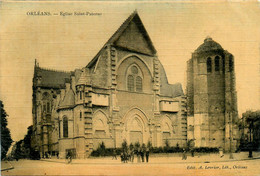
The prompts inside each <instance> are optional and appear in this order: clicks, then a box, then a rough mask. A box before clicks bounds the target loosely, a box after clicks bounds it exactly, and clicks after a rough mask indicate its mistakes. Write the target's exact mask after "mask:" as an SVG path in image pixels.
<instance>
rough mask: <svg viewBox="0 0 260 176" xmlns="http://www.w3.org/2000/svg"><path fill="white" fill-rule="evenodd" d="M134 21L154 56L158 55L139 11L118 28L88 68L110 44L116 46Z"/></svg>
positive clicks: (89, 64)
mask: <svg viewBox="0 0 260 176" xmlns="http://www.w3.org/2000/svg"><path fill="white" fill-rule="evenodd" d="M132 21H135V22H136V24H137V26H138V28H139V30H140V31H141V33H142V35H143V36H144V38H145V39H146V40H147V43H148V45H149V48H150V50H151V51H152V53H151V54H152V55H154V54H156V53H157V51H156V49H155V48H154V46H153V43H152V41H151V39H150V37H149V35H148V33H147V31H146V29H145V27H144V25H143V23H142V21H141V19H140V17H139V15H138V13H137V11H134V12H133V13H132V14H131V15H130V16H129V17H128V18H127V19H126V20H125V21H124V22H123V23H122V25H121V26H120V27H119V28H118V30H117V31H116V32H115V33H114V34H113V35H112V36H111V37H110V39H109V40H108V41H107V42H106V43H105V45H104V46H103V47H102V49H101V50H100V51H99V52H98V53H97V55H96V56H95V57H94V58H93V59H92V60H91V61H90V62H89V63H88V65H87V67H90V66H92V65H93V64H94V63H95V62H96V61H97V59H98V57H99V56H100V54H101V53H102V51H103V49H104V48H105V47H106V46H107V45H108V44H114V43H115V42H116V41H117V40H118V39H119V38H120V36H121V35H122V34H123V32H124V31H125V30H126V29H127V28H128V27H129V25H130V23H131V22H132Z"/></svg>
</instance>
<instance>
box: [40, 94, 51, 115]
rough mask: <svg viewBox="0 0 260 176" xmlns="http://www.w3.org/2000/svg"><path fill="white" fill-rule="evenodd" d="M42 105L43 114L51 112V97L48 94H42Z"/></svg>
mask: <svg viewBox="0 0 260 176" xmlns="http://www.w3.org/2000/svg"><path fill="white" fill-rule="evenodd" d="M42 105H43V112H45V113H50V112H51V96H50V94H49V93H47V92H44V93H43V94H42Z"/></svg>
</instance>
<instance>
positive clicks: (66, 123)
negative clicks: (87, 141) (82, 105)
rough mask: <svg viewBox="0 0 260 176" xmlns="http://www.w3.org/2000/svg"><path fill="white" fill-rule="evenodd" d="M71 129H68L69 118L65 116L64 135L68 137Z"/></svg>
mask: <svg viewBox="0 0 260 176" xmlns="http://www.w3.org/2000/svg"><path fill="white" fill-rule="evenodd" d="M68 133H69V131H68V118H67V117H63V137H64V138H67V137H68V136H69V135H68Z"/></svg>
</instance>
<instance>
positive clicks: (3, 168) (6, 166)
mask: <svg viewBox="0 0 260 176" xmlns="http://www.w3.org/2000/svg"><path fill="white" fill-rule="evenodd" d="M13 168H14V167H13V165H12V164H11V163H10V162H9V161H1V171H6V170H10V169H13Z"/></svg>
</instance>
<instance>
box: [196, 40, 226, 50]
mask: <svg viewBox="0 0 260 176" xmlns="http://www.w3.org/2000/svg"><path fill="white" fill-rule="evenodd" d="M211 50H223V48H222V47H221V45H220V44H218V43H217V42H215V41H214V40H212V38H210V37H207V38H206V39H205V40H204V43H203V44H201V45H200V46H199V47H198V48H197V49H196V52H205V51H211Z"/></svg>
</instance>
